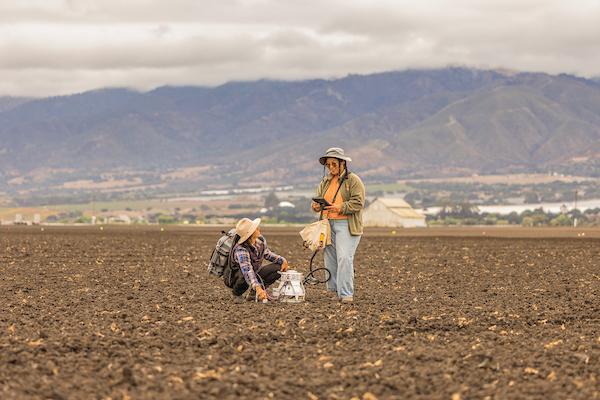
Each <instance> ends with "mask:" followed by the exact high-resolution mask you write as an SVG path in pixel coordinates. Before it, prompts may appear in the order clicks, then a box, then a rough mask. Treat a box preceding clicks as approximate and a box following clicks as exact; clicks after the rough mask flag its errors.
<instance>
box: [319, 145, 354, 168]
mask: <svg viewBox="0 0 600 400" xmlns="http://www.w3.org/2000/svg"><path fill="white" fill-rule="evenodd" d="M328 158H338V159H340V160H344V161H352V159H351V158H350V157H346V155H345V154H344V149H340V148H339V147H332V148H330V149H329V150H327V151H326V152H325V155H324V156H323V157H321V158H319V162H320V163H321V165H325V163H326V162H327V159H328Z"/></svg>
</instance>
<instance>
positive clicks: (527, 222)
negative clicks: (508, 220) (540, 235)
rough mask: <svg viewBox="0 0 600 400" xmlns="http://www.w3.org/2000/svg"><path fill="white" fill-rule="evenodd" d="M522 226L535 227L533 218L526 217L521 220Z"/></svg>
mask: <svg viewBox="0 0 600 400" xmlns="http://www.w3.org/2000/svg"><path fill="white" fill-rule="evenodd" d="M521 225H523V226H533V218H531V217H524V218H523V219H522V220H521Z"/></svg>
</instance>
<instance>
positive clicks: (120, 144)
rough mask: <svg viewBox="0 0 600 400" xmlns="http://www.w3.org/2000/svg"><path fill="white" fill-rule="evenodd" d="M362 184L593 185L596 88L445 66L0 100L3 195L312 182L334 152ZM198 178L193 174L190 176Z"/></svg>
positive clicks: (599, 139)
mask: <svg viewBox="0 0 600 400" xmlns="http://www.w3.org/2000/svg"><path fill="white" fill-rule="evenodd" d="M334 146H335V147H342V148H344V149H345V150H346V152H347V154H348V155H349V156H350V157H352V158H353V162H352V163H351V164H350V167H351V170H353V171H355V172H357V173H359V175H361V177H364V179H368V180H373V181H374V180H380V181H381V180H383V181H390V180H396V179H400V178H406V177H410V176H444V175H459V174H473V173H479V174H482V173H484V174H485V173H493V172H509V171H546V170H557V169H561V168H562V169H563V170H569V168H571V170H572V169H573V168H575V169H576V170H577V171H578V172H583V173H589V174H597V170H596V168H597V167H596V161H597V160H598V157H599V156H600V84H599V83H598V82H596V81H594V80H586V79H582V78H578V77H574V76H570V75H565V74H561V75H557V76H555V75H548V74H545V73H516V72H512V71H506V70H475V69H467V68H446V69H437V70H407V71H395V72H386V73H378V74H372V75H349V76H347V77H345V78H341V79H334V80H306V81H295V82H283V81H270V80H260V81H256V82H230V83H227V84H224V85H221V86H218V87H214V88H209V87H168V86H167V87H160V88H157V89H155V90H152V91H150V92H145V93H142V92H137V91H133V90H128V89H123V88H116V89H102V90H95V91H90V92H86V93H81V94H74V95H69V96H57V97H49V98H42V99H32V98H14V97H0V167H1V168H2V169H1V171H2V173H1V176H0V186H1V187H2V188H4V189H5V190H8V189H11V188H12V189H15V188H17V189H18V188H21V189H22V188H28V187H29V188H31V187H44V186H47V187H52V186H56V185H63V184H64V182H68V181H73V180H78V179H79V180H82V179H83V180H85V179H90V180H92V181H94V180H95V181H98V180H106V179H107V176H109V175H111V174H112V176H113V177H114V176H121V177H124V176H129V179H130V180H131V181H132V182H133V181H135V179H134V178H132V177H140V176H141V177H142V181H144V179H146V178H148V176H151V177H152V179H146V183H148V182H153V183H154V184H158V183H160V182H163V183H164V181H165V179H166V178H165V176H166V174H167V175H168V174H169V173H170V174H171V176H173V172H174V171H177V170H181V171H186V170H195V171H197V174H196V175H195V176H196V178H195V180H196V181H197V182H199V183H197V184H198V185H200V187H211V186H212V187H216V186H226V185H231V184H233V185H257V184H265V183H269V184H290V183H300V182H307V181H310V182H313V181H314V180H315V179H317V180H318V178H319V176H320V174H321V167H320V165H319V164H318V162H317V159H318V157H319V156H321V155H322V154H323V153H324V152H325V150H326V149H327V148H329V147H334ZM198 171H199V172H198Z"/></svg>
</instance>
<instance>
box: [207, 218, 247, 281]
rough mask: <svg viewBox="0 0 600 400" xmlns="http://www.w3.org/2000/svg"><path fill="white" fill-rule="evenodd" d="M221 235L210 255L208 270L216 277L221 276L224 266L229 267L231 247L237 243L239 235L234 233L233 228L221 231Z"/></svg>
mask: <svg viewBox="0 0 600 400" xmlns="http://www.w3.org/2000/svg"><path fill="white" fill-rule="evenodd" d="M222 233H223V236H221V238H220V239H219V240H218V241H217V245H216V246H215V249H214V250H213V252H212V255H211V256H210V263H209V264H208V272H209V273H211V274H213V275H216V276H217V277H219V278H220V277H221V276H223V271H224V270H225V268H226V267H230V268H231V257H230V254H231V249H233V247H234V246H235V245H236V244H237V241H238V240H239V238H240V237H239V236H237V235H236V234H235V228H234V229H231V230H230V231H229V232H227V233H226V232H225V231H222Z"/></svg>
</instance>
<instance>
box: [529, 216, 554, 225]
mask: <svg viewBox="0 0 600 400" xmlns="http://www.w3.org/2000/svg"><path fill="white" fill-rule="evenodd" d="M531 220H532V223H533V225H538V226H542V225H546V224H548V222H550V218H548V216H547V215H546V214H536V215H534V216H532V217H531Z"/></svg>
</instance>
